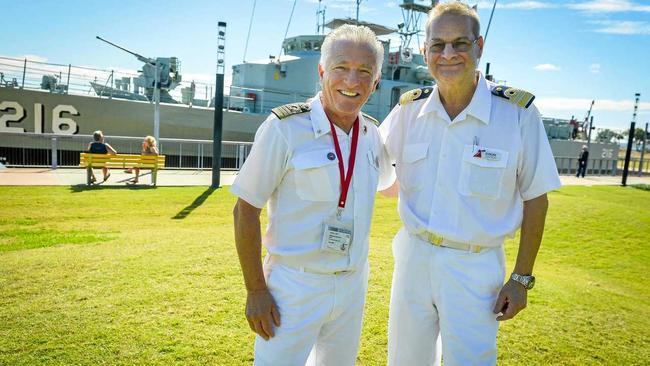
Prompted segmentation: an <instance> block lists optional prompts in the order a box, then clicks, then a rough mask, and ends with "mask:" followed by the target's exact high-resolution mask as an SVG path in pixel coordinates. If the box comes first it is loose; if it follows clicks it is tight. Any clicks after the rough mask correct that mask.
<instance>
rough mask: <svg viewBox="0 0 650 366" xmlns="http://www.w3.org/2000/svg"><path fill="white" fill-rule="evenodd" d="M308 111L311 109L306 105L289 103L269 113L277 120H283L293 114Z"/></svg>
mask: <svg viewBox="0 0 650 366" xmlns="http://www.w3.org/2000/svg"><path fill="white" fill-rule="evenodd" d="M310 110H311V107H310V106H309V104H307V103H291V104H285V105H281V106H279V107H275V108H273V109H271V112H273V114H275V115H276V116H277V117H278V118H279V119H284V118H287V117H289V116H293V115H294V114H300V113H305V112H309V111H310Z"/></svg>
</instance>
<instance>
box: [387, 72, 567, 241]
mask: <svg viewBox="0 0 650 366" xmlns="http://www.w3.org/2000/svg"><path fill="white" fill-rule="evenodd" d="M479 75H480V73H479ZM493 85H494V84H492V83H489V82H487V81H486V80H485V78H484V77H483V75H480V76H479V81H478V86H477V88H476V91H475V92H474V95H473V97H472V100H471V102H470V104H469V105H468V106H467V107H466V108H465V110H463V111H462V112H461V113H460V114H459V115H458V116H457V117H456V118H455V119H454V120H453V121H451V120H450V119H449V115H448V114H447V112H446V111H445V109H444V107H443V106H442V103H441V102H440V96H439V94H438V88H437V87H434V89H433V91H432V92H431V95H430V96H429V97H428V98H425V99H420V100H416V101H413V102H411V103H408V104H405V105H403V106H402V105H397V106H395V108H394V109H393V110H392V111H391V113H390V114H389V115H388V116H387V117H386V119H385V120H384V122H383V123H382V124H381V126H380V128H379V133H380V134H381V136H382V139H383V141H384V142H385V144H386V150H387V151H388V154H389V156H390V158H391V161H392V162H393V163H395V164H396V165H395V168H396V173H397V179H398V181H399V183H400V191H399V203H398V210H399V214H400V217H401V219H402V222H403V223H404V225H405V227H406V229H407V230H408V231H409V232H411V233H413V234H418V233H422V232H424V231H430V232H434V233H436V234H438V235H441V236H443V237H445V238H447V239H448V240H452V241H458V242H464V243H472V244H480V245H482V246H487V247H496V246H499V245H501V244H502V243H503V240H504V238H505V237H506V236H512V235H514V233H515V231H516V230H517V229H518V228H519V226H520V225H521V221H522V217H523V201H527V200H530V199H533V198H536V197H538V196H540V195H542V194H544V193H546V192H548V191H551V190H553V189H557V188H559V187H560V179H559V177H558V173H557V168H556V166H555V160H554V159H553V154H552V153H551V148H550V145H549V142H548V139H547V137H546V133H545V131H544V126H543V125H542V122H541V119H540V114H539V112H538V111H537V108H536V107H535V106H534V105H531V106H530V107H528V108H521V107H519V106H518V105H516V104H514V103H512V102H510V101H508V100H507V99H505V98H501V97H498V96H495V95H492V93H491V89H490V87H491V86H493ZM475 142H477V143H476V144H475ZM479 149H480V150H483V151H482V155H481V157H480V158H479V157H474V155H476V152H477V150H479ZM486 153H488V154H486ZM486 155H489V156H486Z"/></svg>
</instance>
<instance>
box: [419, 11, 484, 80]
mask: <svg viewBox="0 0 650 366" xmlns="http://www.w3.org/2000/svg"><path fill="white" fill-rule="evenodd" d="M427 33H428V35H429V40H428V41H427V46H426V47H425V55H426V60H427V65H428V67H429V72H430V73H431V75H432V76H433V77H434V78H435V79H436V82H437V83H438V84H440V85H441V86H458V85H473V83H474V80H475V71H476V67H477V65H478V59H479V58H480V57H481V54H482V52H483V37H480V36H479V37H478V38H477V37H476V36H475V35H474V34H473V32H472V21H471V18H469V17H468V16H464V15H458V14H442V15H440V16H439V17H437V18H436V19H434V20H433V22H431V25H430V27H429V31H428V32H427ZM468 43H469V47H467V46H468ZM440 44H443V47H444V48H443V49H442V50H441V51H440V50H437V49H436V48H437V47H435V46H434V45H438V46H439V45H440ZM453 44H455V45H456V47H457V48H459V49H461V50H463V49H466V48H467V50H465V51H458V50H456V49H455V48H454V46H453ZM432 46H433V47H432Z"/></svg>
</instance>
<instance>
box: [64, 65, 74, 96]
mask: <svg viewBox="0 0 650 366" xmlns="http://www.w3.org/2000/svg"><path fill="white" fill-rule="evenodd" d="M71 68H72V64H68V82H67V83H66V84H65V93H66V94H68V90H70V69H71Z"/></svg>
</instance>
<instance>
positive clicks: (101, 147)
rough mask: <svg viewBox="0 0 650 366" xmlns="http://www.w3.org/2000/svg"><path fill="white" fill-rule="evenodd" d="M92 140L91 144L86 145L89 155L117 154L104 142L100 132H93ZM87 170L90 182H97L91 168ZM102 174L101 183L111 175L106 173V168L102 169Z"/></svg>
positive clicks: (102, 134)
mask: <svg viewBox="0 0 650 366" xmlns="http://www.w3.org/2000/svg"><path fill="white" fill-rule="evenodd" d="M93 140H94V141H93V142H91V143H89V144H88V147H87V148H86V152H88V153H91V154H117V151H115V149H113V147H112V146H111V145H109V144H107V143H105V142H104V133H103V132H102V131H95V132H94V133H93ZM88 169H90V174H91V178H90V180H91V181H92V182H93V183H95V182H96V181H97V178H95V172H93V170H92V168H88ZM102 173H103V174H104V180H103V181H104V182H106V180H108V178H109V177H110V176H111V174H110V173H109V172H108V168H106V167H103V168H102Z"/></svg>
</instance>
